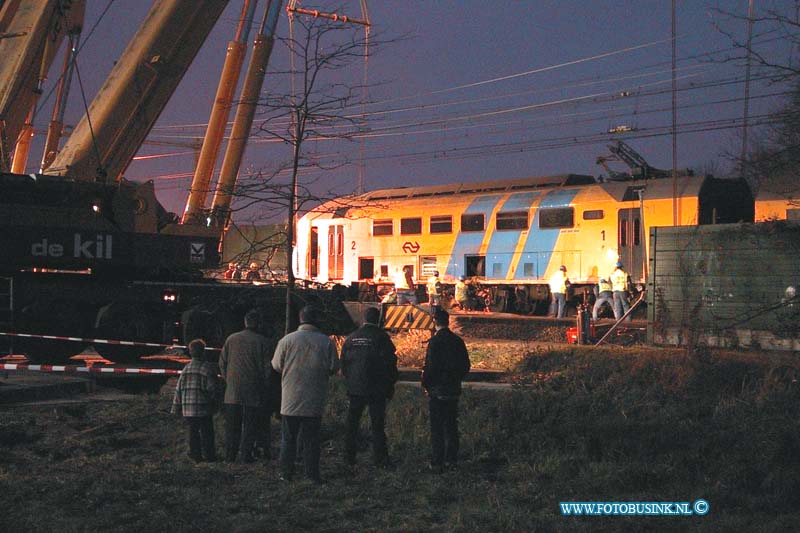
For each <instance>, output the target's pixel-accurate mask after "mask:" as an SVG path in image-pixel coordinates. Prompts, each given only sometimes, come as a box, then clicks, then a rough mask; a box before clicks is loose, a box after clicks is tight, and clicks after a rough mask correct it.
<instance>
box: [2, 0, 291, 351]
mask: <svg viewBox="0 0 800 533" xmlns="http://www.w3.org/2000/svg"><path fill="white" fill-rule="evenodd" d="M227 3H228V2H227V0H156V1H155V2H154V3H153V6H152V7H151V9H150V11H149V13H148V15H147V17H146V18H145V20H144V22H143V23H142V26H141V27H140V28H139V29H138V31H137V33H136V34H135V36H134V37H133V39H132V40H131V42H130V43H129V44H128V46H127V48H126V49H125V51H124V52H123V54H122V56H121V57H120V58H119V60H118V61H117V62H116V64H115V66H114V68H113V70H112V71H111V73H110V74H109V76H108V78H107V80H106V82H105V84H104V85H103V86H102V87H101V89H100V90H99V92H98V93H97V95H96V97H95V98H94V100H93V102H92V103H91V105H90V106H89V108H88V111H87V115H86V116H84V117H83V119H82V120H81V121H80V123H79V124H78V125H77V126H76V127H75V129H74V131H73V133H72V134H71V136H70V137H69V139H68V140H67V141H66V143H65V144H64V146H63V148H62V149H61V150H60V151H58V153H57V155H55V157H52V154H51V157H50V160H52V163H49V166H48V167H47V174H46V175H45V174H22V173H19V172H16V173H15V172H12V170H14V169H15V168H16V167H13V160H14V158H15V157H18V156H19V155H20V150H21V146H22V142H21V141H23V140H24V139H22V137H24V136H25V135H28V134H29V133H24V132H26V131H27V130H26V129H25V126H26V123H28V122H29V117H30V115H31V111H30V110H31V109H32V107H33V106H34V105H35V102H36V97H37V95H38V92H40V89H41V82H42V79H43V77H44V76H45V75H46V74H45V73H46V72H47V69H48V67H49V66H50V63H52V60H53V57H54V55H55V52H56V49H57V48H58V43H59V42H60V41H61V40H63V38H64V35H67V34H69V33H70V32H71V31H74V29H75V28H76V27H79V26H80V25H81V23H80V19H81V18H82V13H83V1H82V0H73V1H70V0H16V1H11V2H5V3H4V4H3V5H2V8H0V57H4V58H10V59H11V60H8V61H6V60H4V61H3V62H2V63H0V140H1V141H2V143H1V145H0V146H1V148H0V149H1V150H2V152H1V153H0V155H1V156H2V158H0V161H1V163H0V164H2V167H0V205H1V206H2V210H0V247H2V249H3V250H4V253H2V254H0V275H2V276H4V278H3V279H4V280H5V281H6V283H7V285H8V291H7V292H8V294H9V295H10V298H9V303H8V310H9V311H10V315H11V316H10V317H9V318H8V319H7V320H6V321H5V324H3V326H5V327H3V328H2V329H4V330H5V331H9V330H15V331H16V332H29V333H37V334H47V335H41V336H39V338H30V339H28V338H24V339H17V340H16V341H15V342H16V343H17V345H16V346H14V348H15V350H16V351H20V352H23V353H25V354H26V355H28V357H29V358H30V359H32V360H41V359H45V358H46V359H48V360H49V361H59V360H62V359H65V358H67V357H69V356H71V355H74V354H76V353H80V351H81V350H82V348H83V345H82V344H80V343H72V344H64V343H62V342H58V341H55V340H52V339H48V338H41V337H47V336H70V337H73V338H87V337H95V338H107V339H121V340H129V341H143V342H144V341H147V342H150V343H158V342H163V343H165V344H170V343H172V342H173V341H181V342H185V341H188V340H190V339H191V338H192V337H194V336H203V337H205V338H206V339H207V340H208V341H209V342H210V343H212V344H216V343H219V342H221V341H222V340H223V339H224V336H225V335H226V334H227V333H230V332H231V331H232V330H235V329H238V328H239V327H240V326H241V320H240V317H241V315H242V314H243V312H244V311H246V309H243V307H244V306H253V305H261V306H262V307H276V306H275V305H274V304H273V305H271V306H270V305H267V303H266V302H268V301H269V299H270V298H272V297H273V296H274V295H275V294H278V291H276V290H270V288H269V287H254V286H252V285H247V286H244V285H241V284H237V285H234V284H222V283H220V282H216V281H211V280H207V279H204V278H203V277H202V273H203V271H205V270H206V269H213V268H216V267H218V265H219V261H220V255H219V251H218V250H219V249H220V246H219V245H220V239H221V237H222V234H223V232H224V227H225V223H226V222H227V218H228V216H229V214H230V213H229V208H230V196H231V194H232V191H233V188H234V187H235V180H236V176H237V174H238V165H239V163H240V162H241V158H242V153H243V151H244V147H245V143H244V142H242V141H241V140H240V142H237V143H232V144H231V145H229V147H228V152H226V154H225V158H224V162H223V178H221V180H222V181H220V182H219V183H218V185H217V194H216V195H215V201H214V205H213V206H212V208H211V209H208V210H207V209H206V208H205V207H204V202H205V197H204V196H203V197H202V198H200V199H199V200H197V199H195V200H193V202H192V209H191V213H189V211H188V208H187V214H188V215H189V216H184V220H183V221H180V220H179V219H178V217H177V216H176V215H174V214H172V213H168V212H167V211H166V209H164V208H163V207H162V206H161V204H159V203H158V200H157V199H156V196H155V192H154V186H153V183H152V181H148V182H145V183H135V182H130V181H127V180H126V179H124V177H123V173H124V171H125V168H126V167H127V166H128V164H129V163H130V161H131V160H132V158H133V156H134V155H135V153H136V152H137V150H138V149H139V147H140V146H141V144H142V142H143V141H144V139H145V137H146V136H147V134H148V132H149V131H150V129H151V128H152V126H153V124H154V123H155V121H156V119H157V118H158V116H159V115H160V114H161V112H162V110H163V109H164V107H165V106H166V103H167V101H168V100H169V98H170V96H171V95H172V93H173V91H174V90H175V88H176V87H177V85H178V83H179V82H180V80H181V78H182V77H183V74H184V73H185V72H186V70H187V68H188V67H189V65H190V63H191V62H192V60H193V58H194V56H195V55H196V53H197V51H198V50H199V48H200V46H201V45H202V44H203V42H204V41H205V40H206V38H207V36H208V34H209V32H210V31H211V29H212V27H213V25H214V23H215V22H216V20H217V19H218V18H219V16H220V15H221V13H222V11H223V10H224V8H225V7H226V4H227ZM255 4H256V1H255V0H244V2H243V8H242V18H241V20H240V23H239V26H238V28H237V34H236V38H235V39H234V41H233V42H232V43H231V44H229V47H228V55H227V57H226V63H225V67H224V69H223V76H222V79H221V81H220V88H219V90H218V92H217V107H216V108H215V110H214V111H212V117H211V119H210V121H209V122H210V127H209V132H208V134H207V138H206V141H205V142H204V147H203V151H207V152H208V155H207V159H206V162H205V163H203V165H204V168H203V169H201V168H199V167H200V165H199V166H198V172H197V173H196V175H195V180H194V182H193V184H192V193H193V195H194V194H195V193H198V192H199V191H207V190H209V179H210V175H211V172H210V171H209V167H210V169H211V171H213V166H214V163H215V161H216V158H217V154H218V151H219V146H220V144H221V140H222V136H223V134H224V127H225V123H226V121H227V116H228V113H229V110H230V108H231V107H232V97H233V90H234V89H235V87H236V85H237V81H238V74H239V71H241V66H242V64H243V60H244V56H245V50H244V49H245V43H246V41H247V29H248V28H249V27H250V23H251V20H252V16H253V13H254V9H255ZM281 4H282V2H281V1H276V0H271V1H268V3H267V8H266V10H265V16H264V19H263V21H262V24H261V28H260V31H259V34H258V35H257V36H256V38H255V39H254V47H253V50H254V51H253V53H252V54H251V61H250V64H249V66H248V69H247V74H246V78H245V82H244V85H243V87H244V88H243V94H242V97H241V98H240V100H241V101H242V105H240V107H239V110H238V112H237V116H236V120H235V122H234V131H235V132H237V134H236V135H237V139H246V138H247V136H248V134H249V129H250V125H251V124H252V118H253V113H254V111H255V103H256V101H257V97H258V94H259V91H260V87H261V84H262V81H263V78H264V71H265V70H266V65H267V62H268V59H269V55H270V52H271V49H272V43H273V35H274V31H275V27H276V25H277V21H278V15H279V12H280V9H281ZM67 21H69V22H67ZM221 94H222V95H224V96H225V98H226V99H227V100H225V99H221V97H220V95H221ZM212 130H213V131H212ZM51 145H52V143H51ZM56 145H57V143H56ZM206 145H208V148H207V147H206ZM232 146H233V147H232ZM206 148H207V149H206ZM198 174H202V175H200V176H198ZM211 213H213V214H214V216H213V218H212V217H211ZM278 307H279V306H278ZM277 316H280V315H279V314H278V315H277ZM217 345H218V344H217ZM95 348H96V349H97V350H98V351H99V352H100V353H101V354H102V355H104V356H106V357H108V358H109V359H112V360H115V361H118V362H123V361H129V360H130V359H131V358H133V357H138V356H140V355H143V354H145V353H148V352H151V351H152V348H142V347H130V346H121V345H114V344H104V345H100V344H98V345H95Z"/></svg>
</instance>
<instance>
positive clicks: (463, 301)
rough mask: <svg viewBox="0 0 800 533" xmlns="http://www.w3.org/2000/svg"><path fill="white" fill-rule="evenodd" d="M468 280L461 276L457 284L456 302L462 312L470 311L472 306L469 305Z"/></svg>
mask: <svg viewBox="0 0 800 533" xmlns="http://www.w3.org/2000/svg"><path fill="white" fill-rule="evenodd" d="M465 280H466V278H465V277H464V276H459V277H458V281H457V282H456V291H455V296H454V298H455V300H456V303H457V304H458V306H459V307H460V308H461V310H462V311H469V310H470V309H471V308H472V306H471V305H470V304H469V290H468V289H467V283H466V281H465Z"/></svg>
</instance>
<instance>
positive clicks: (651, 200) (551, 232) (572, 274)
mask: <svg viewBox="0 0 800 533" xmlns="http://www.w3.org/2000/svg"><path fill="white" fill-rule="evenodd" d="M754 205H755V203H754V199H753V195H752V194H751V192H750V189H749V187H748V186H747V184H746V182H745V181H744V180H741V179H718V178H714V177H712V176H695V175H692V174H690V173H684V174H683V175H681V176H678V177H676V178H672V177H669V178H666V177H660V178H650V179H635V178H632V177H629V178H628V179H607V180H602V179H598V178H595V177H593V176H589V175H579V174H562V175H554V176H538V177H530V178H523V179H514V180H499V181H485V182H479V183H456V184H451V185H437V186H425V187H402V188H393V189H381V190H375V191H372V192H368V193H366V194H362V195H358V196H354V197H349V198H339V199H336V200H333V201H331V202H327V203H325V204H322V205H320V206H318V207H317V208H315V209H313V210H311V211H310V212H308V213H306V214H305V215H304V216H303V217H302V218H301V219H300V220H299V221H298V225H297V249H296V256H295V258H294V264H295V269H296V272H297V277H298V278H305V279H308V280H313V281H316V282H320V283H330V282H334V283H340V284H344V285H355V284H359V285H361V286H362V287H363V286H365V285H381V284H389V283H391V281H392V279H393V276H395V275H396V273H397V272H399V271H401V270H402V269H403V268H407V269H410V270H411V272H412V273H413V276H414V279H415V281H416V283H417V284H424V283H425V281H426V280H427V279H428V277H429V276H430V275H432V274H433V272H434V271H438V272H440V274H441V279H442V282H443V283H445V284H449V285H452V284H453V283H455V281H456V280H458V279H459V278H460V277H461V276H464V277H466V278H470V279H471V280H472V283H473V284H476V285H480V286H481V288H482V290H483V291H484V293H487V294H488V296H487V306H488V307H489V308H490V309H491V310H493V311H498V312H499V311H516V312H523V313H531V312H536V311H541V310H542V309H544V308H545V305H544V304H546V302H548V301H549V298H550V295H549V288H548V284H547V281H548V279H549V278H550V276H551V275H552V274H553V273H554V272H555V271H557V270H558V269H559V268H560V267H561V266H562V265H563V266H565V267H566V268H567V274H568V277H569V279H570V282H571V292H572V294H573V296H574V297H580V296H581V295H582V294H583V292H584V291H583V289H588V288H590V287H592V286H593V285H595V284H596V283H597V282H598V280H599V279H600V278H602V277H605V276H607V275H608V274H610V273H611V272H612V271H613V270H614V266H615V264H616V263H617V262H622V263H623V264H624V266H625V269H626V270H627V271H628V273H629V274H630V276H631V278H632V281H633V282H634V283H636V284H643V283H645V281H646V279H647V267H648V257H649V255H650V254H649V249H648V248H649V242H648V235H649V230H650V228H652V227H656V226H685V225H698V224H724V223H735V222H752V221H753V220H754V209H755V207H754Z"/></svg>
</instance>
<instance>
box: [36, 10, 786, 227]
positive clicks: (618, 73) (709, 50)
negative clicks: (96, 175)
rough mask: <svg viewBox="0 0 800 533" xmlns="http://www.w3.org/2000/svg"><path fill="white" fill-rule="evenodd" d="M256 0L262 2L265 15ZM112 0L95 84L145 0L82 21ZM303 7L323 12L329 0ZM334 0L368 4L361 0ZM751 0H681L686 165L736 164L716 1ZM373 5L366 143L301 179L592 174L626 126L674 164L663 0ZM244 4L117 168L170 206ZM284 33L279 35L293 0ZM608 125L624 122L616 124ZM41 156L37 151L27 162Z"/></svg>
mask: <svg viewBox="0 0 800 533" xmlns="http://www.w3.org/2000/svg"><path fill="white" fill-rule="evenodd" d="M265 4H266V2H265V1H264V0H262V1H261V2H259V6H258V9H257V15H256V18H257V19H260V17H261V13H263V9H264V6H265ZM107 5H108V2H92V1H91V0H90V1H89V6H88V12H87V20H86V24H85V28H84V32H83V37H82V39H83V41H84V42H85V47H84V48H83V50H82V52H81V55H80V57H79V69H80V74H81V77H82V79H83V83H84V89H85V92H86V93H87V95H89V97H91V95H93V94H94V92H95V91H96V89H97V88H98V87H99V85H100V84H101V83H102V80H103V79H104V76H105V75H106V74H107V72H108V70H109V69H110V68H111V66H112V65H113V61H114V60H115V58H116V57H117V56H118V55H119V53H120V52H121V51H122V49H123V48H124V46H125V44H126V43H127V40H128V39H129V38H130V36H132V35H133V33H134V32H135V30H136V28H137V27H138V24H139V23H140V22H141V20H142V19H143V18H144V15H145V14H146V11H147V9H148V7H149V2H139V1H131V0H127V1H125V0H117V1H115V2H112V3H111V6H110V8H109V10H108V12H107V13H106V15H105V16H104V17H103V18H102V20H100V21H99V24H97V27H96V29H95V30H94V32H93V33H92V34H91V35H89V33H90V30H91V29H92V28H93V27H94V26H95V23H96V22H97V21H98V19H99V18H100V14H101V12H102V11H103V10H104V9H105V8H106V7H107ZM302 5H303V7H306V8H309V9H313V8H318V9H321V10H329V9H332V8H331V5H333V4H332V3H327V2H325V3H317V4H310V3H304V4H302ZM335 5H337V6H341V12H344V13H345V14H348V15H351V16H356V17H360V16H361V12H360V6H359V2H341V3H336V4H335ZM747 5H748V2H747V1H746V0H728V1H723V0H684V1H678V2H677V6H678V7H677V56H678V63H677V80H678V92H677V93H676V96H677V105H678V119H677V120H678V143H677V150H678V167H679V168H686V167H690V168H694V169H696V170H699V171H709V170H713V171H714V172H715V173H716V174H724V173H726V172H727V171H729V170H730V164H729V162H727V161H726V159H725V157H724V154H725V153H726V152H734V153H738V151H739V150H740V144H741V140H740V138H741V119H742V115H743V94H744V75H745V71H744V68H743V67H742V66H741V64H733V63H731V62H724V61H723V60H724V58H725V57H727V56H731V55H734V54H735V53H736V52H735V50H734V49H733V48H732V43H731V40H730V38H729V37H727V36H726V35H723V34H722V33H721V32H720V31H719V30H718V29H716V28H715V26H714V25H715V24H718V25H720V26H722V27H723V28H725V29H726V30H727V31H729V32H732V33H734V34H735V35H736V36H737V37H738V38H739V39H741V40H744V39H745V36H746V25H745V22H744V21H741V20H734V19H731V18H730V17H727V16H725V15H724V14H722V13H720V12H719V11H717V10H724V11H730V12H735V13H737V14H739V15H742V16H744V15H746V12H747ZM755 5H756V9H757V11H764V10H766V9H782V8H786V7H787V6H788V2H780V1H776V0H773V1H767V0H755ZM368 7H369V16H370V19H371V22H372V32H373V35H381V36H383V38H391V37H397V36H402V37H403V38H402V40H400V41H398V42H394V43H390V44H387V45H384V46H382V47H381V48H380V49H379V50H377V51H376V53H375V54H374V55H372V56H371V57H370V59H369V64H368V77H369V81H370V83H374V84H378V85H377V86H376V87H375V88H374V89H372V90H371V91H370V93H369V96H368V99H369V103H368V105H367V106H366V108H365V109H366V112H367V114H368V115H369V116H370V125H369V127H370V134H369V135H368V136H367V138H366V139H365V140H364V141H363V142H360V141H353V142H343V141H324V142H319V143H309V144H308V145H307V148H308V149H309V150H311V151H312V152H314V153H316V154H318V155H319V156H320V157H321V158H324V159H325V160H326V163H328V164H340V163H342V162H348V164H347V165H344V166H339V168H336V170H333V171H326V172H324V173H323V172H321V171H310V172H308V173H306V174H304V179H309V180H315V181H317V182H319V183H324V186H325V187H326V188H327V189H332V190H335V191H337V192H341V194H348V193H352V192H355V190H356V188H357V183H358V164H359V161H363V171H364V174H363V176H364V187H365V189H367V190H372V189H377V188H384V187H400V186H413V185H429V184H443V183H454V182H470V181H482V180H491V179H512V178H522V177H526V176H536V175H548V174H561V173H570V172H571V173H582V174H592V175H595V176H596V175H600V174H603V173H604V171H603V170H602V169H601V168H600V167H599V166H597V165H596V163H595V160H596V158H597V157H598V156H600V155H607V154H608V149H607V147H606V146H607V144H609V143H611V142H612V139H623V140H625V142H627V143H628V144H629V145H630V146H631V147H633V148H634V149H635V150H636V151H637V152H638V153H639V154H641V155H642V156H644V158H645V159H646V160H647V161H648V162H649V163H650V164H651V165H652V166H654V167H658V168H664V169H670V168H671V166H672V138H671V135H670V127H671V123H672V115H671V105H672V103H671V102H672V91H671V71H670V68H671V57H672V56H671V53H672V48H671V42H670V37H671V2H670V1H669V0H636V1H634V0H551V1H536V2H533V1H531V2H524V1H517V2H512V1H496V2H486V1H483V2H478V1H476V0H461V1H427V2H423V1H391V2H389V1H383V2H368ZM240 10H241V3H240V2H239V1H231V2H230V4H229V6H228V8H227V9H226V11H225V12H224V14H223V15H222V17H221V19H220V21H219V22H218V23H217V26H216V27H215V29H214V31H213V33H212V35H211V37H210V39H209V40H208V41H207V42H206V44H205V46H204V47H203V49H202V50H201V52H200V53H199V54H198V57H197V58H196V60H195V62H194V64H193V65H192V67H190V69H189V72H188V73H187V75H186V77H185V78H184V80H183V82H182V83H181V85H180V86H179V88H178V90H177V92H176V93H175V95H174V96H173V98H172V100H171V102H170V104H169V105H168V107H167V108H166V110H165V112H164V113H163V115H162V116H161V119H160V120H159V122H158V123H157V125H156V127H155V128H154V129H153V131H152V132H151V135H150V137H149V141H157V142H160V143H172V144H146V145H145V146H144V147H143V149H142V150H141V152H140V155H151V156H152V155H160V156H161V157H155V158H148V159H140V160H137V161H134V162H133V163H132V164H131V166H130V167H129V168H128V171H127V173H126V177H127V178H128V179H132V180H144V179H154V180H155V183H156V187H157V193H158V197H159V199H160V201H161V202H162V203H163V204H164V205H165V207H167V208H168V209H169V210H171V211H175V212H177V213H180V212H182V211H183V206H184V202H185V199H186V193H187V191H188V188H189V184H190V180H191V173H192V171H193V168H194V154H193V151H192V149H191V148H190V144H191V143H192V142H193V141H196V140H197V139H198V138H199V137H200V136H201V135H202V134H203V133H204V125H205V123H206V122H207V120H208V115H209V111H210V108H211V102H212V101H213V97H214V93H215V91H216V88H217V80H218V76H219V72H220V69H221V64H222V61H223V59H224V56H225V48H226V44H227V42H228V41H229V40H230V39H231V38H232V36H233V34H234V31H235V28H236V22H237V19H238V15H239V12H240ZM763 31H766V28H764V29H762V28H759V27H757V28H756V34H757V35H759V37H758V38H757V39H756V41H755V45H756V47H757V48H759V49H760V50H763V51H764V52H765V53H767V54H769V55H771V56H772V57H776V58H778V59H784V58H786V57H788V52H787V51H786V50H785V46H784V42H783V41H782V40H781V39H780V35H779V33H777V32H771V33H767V34H766V35H760V33H762V32H763ZM277 34H278V36H279V37H285V36H286V35H287V34H288V22H287V18H286V14H285V12H283V13H282V15H281V20H280V22H279V24H278V28H277ZM251 35H252V34H251ZM287 57H288V52H287V50H286V49H285V48H284V47H281V46H276V48H275V50H274V51H273V54H272V61H271V69H278V68H285V65H286V63H287ZM362 69H363V65H362V64H361V63H359V64H357V65H355V67H354V69H353V72H352V76H353V78H354V79H353V80H352V81H353V84H357V83H359V82H360V81H361V79H360V78H361V76H362V75H363V72H362ZM56 71H57V69H55V68H54V71H53V72H56ZM242 77H243V76H242ZM759 78H760V73H759V72H758V70H754V71H753V82H752V85H751V89H750V91H751V93H750V94H751V102H750V117H751V120H752V122H753V123H757V122H763V119H764V115H765V114H766V113H767V112H769V111H771V110H774V109H775V108H776V107H778V106H779V105H780V103H781V101H782V98H783V95H784V94H785V90H786V89H785V87H782V86H778V85H769V84H767V83H765V82H763V81H760V79H759ZM51 81H53V80H51ZM276 83H277V82H276V81H275V80H274V79H273V80H271V79H270V76H269V72H268V74H267V80H266V82H265V90H272V91H275V92H280V91H286V90H288V89H286V88H282V87H279V86H277V84H276ZM237 94H238V90H237ZM70 107H71V109H72V111H71V113H70V114H68V119H67V122H68V123H69V124H75V123H76V121H77V119H78V118H79V117H80V115H81V109H82V107H83V105H82V103H81V98H80V91H79V89H78V88H77V86H74V87H73V89H72V92H71V94H70ZM48 109H49V108H48ZM354 112H360V106H358V107H357V108H356V109H355V110H354ZM232 116H233V115H232V114H231V119H232ZM48 118H49V110H48V111H47V112H42V113H40V114H39V116H38V117H37V119H36V128H37V130H44V129H46V123H47V119H48ZM257 124H258V119H256V125H257ZM614 128H618V129H630V130H631V131H628V132H626V133H622V134H612V133H609V130H611V129H614ZM290 154H291V152H290V149H289V148H288V147H287V146H284V145H280V144H279V143H275V142H268V139H264V138H258V139H254V141H253V142H252V143H251V144H250V146H249V148H248V151H247V156H246V163H245V165H246V166H245V167H244V168H243V169H242V173H247V172H250V171H253V170H258V169H269V168H274V166H275V165H276V164H277V163H284V162H286V161H287V160H288V159H289V158H290ZM362 154H363V158H362ZM38 157H39V154H36V155H32V157H31V163H30V166H31V168H30V169H29V171H34V170H35V169H34V168H33V166H34V164H35V161H36V160H38ZM220 162H221V156H220ZM614 166H615V170H619V171H624V170H627V168H626V167H625V166H624V165H622V164H614ZM218 169H219V162H218V165H217V170H218Z"/></svg>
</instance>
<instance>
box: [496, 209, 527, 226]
mask: <svg viewBox="0 0 800 533" xmlns="http://www.w3.org/2000/svg"><path fill="white" fill-rule="evenodd" d="M495 222H496V223H497V229H528V212H527V211H506V212H505V213H502V212H501V213H497V217H496V218H495Z"/></svg>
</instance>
